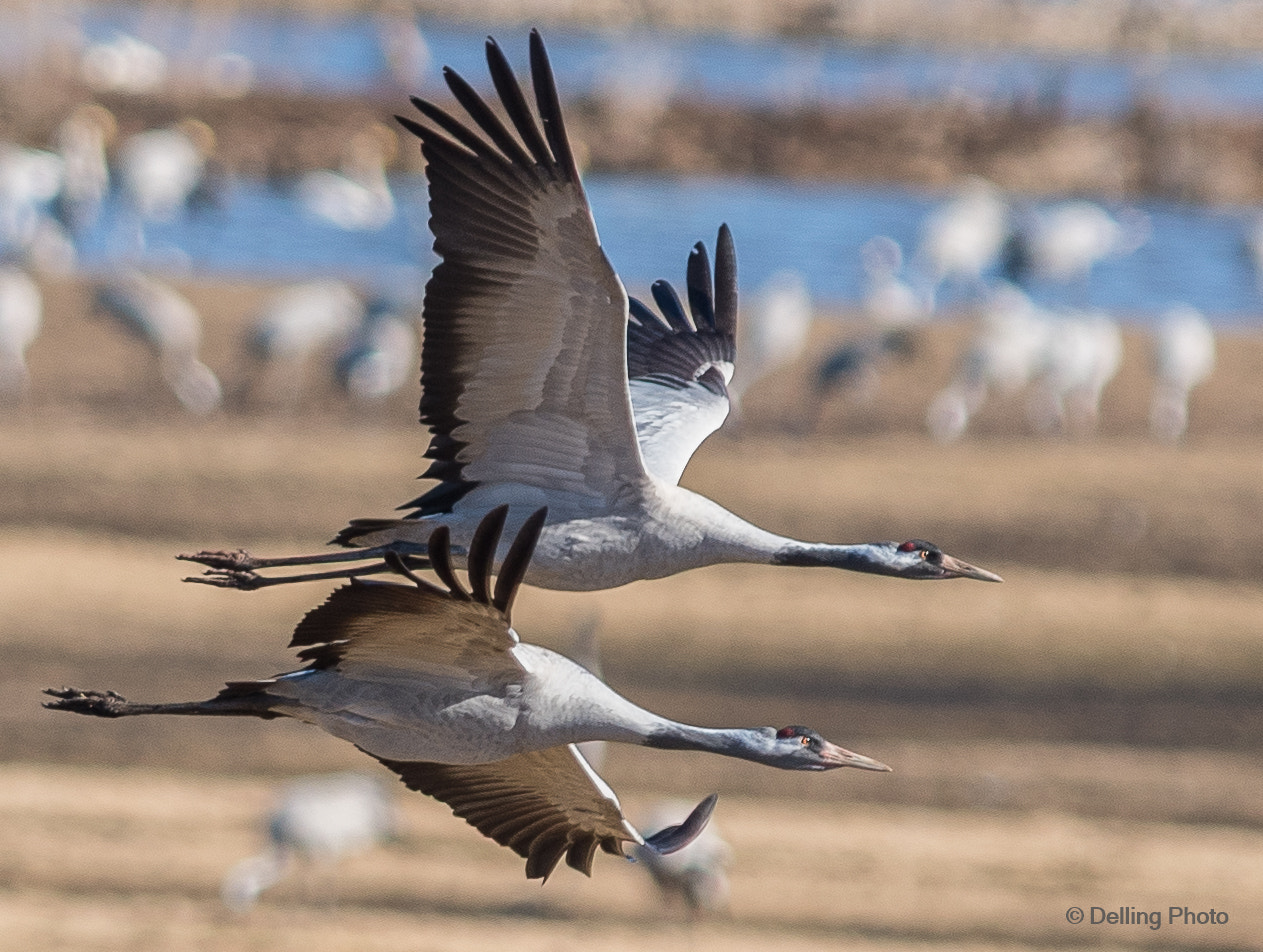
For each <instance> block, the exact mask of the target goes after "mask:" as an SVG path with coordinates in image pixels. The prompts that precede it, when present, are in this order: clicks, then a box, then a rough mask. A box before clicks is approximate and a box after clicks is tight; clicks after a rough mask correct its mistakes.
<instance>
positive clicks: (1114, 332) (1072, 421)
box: [1028, 311, 1123, 436]
mask: <svg viewBox="0 0 1263 952" xmlns="http://www.w3.org/2000/svg"><path fill="white" fill-rule="evenodd" d="M1122 357H1123V338H1122V334H1121V333H1120V332H1119V329H1118V323H1117V322H1116V321H1114V320H1113V319H1112V318H1110V317H1109V315H1107V314H1105V313H1104V312H1101V311H1069V312H1066V313H1063V314H1060V315H1058V316H1057V317H1056V319H1055V320H1054V321H1053V322H1052V325H1051V334H1050V336H1049V339H1048V345H1047V349H1046V351H1045V354H1044V357H1043V361H1042V373H1041V374H1040V376H1039V379H1038V380H1037V381H1036V383H1035V388H1034V390H1033V392H1032V394H1031V400H1030V403H1029V405H1028V416H1029V418H1030V421H1031V425H1032V426H1033V427H1034V428H1035V431H1036V432H1037V433H1045V434H1046V433H1051V432H1059V433H1065V434H1069V435H1078V436H1085V435H1087V434H1090V433H1092V432H1093V431H1094V430H1095V429H1096V425H1097V420H1098V419H1099V417H1100V412H1101V395H1102V393H1103V392H1104V390H1105V386H1106V385H1107V384H1108V383H1109V382H1110V381H1111V380H1113V379H1114V375H1115V374H1116V373H1118V367H1119V365H1120V364H1121V363H1122Z"/></svg>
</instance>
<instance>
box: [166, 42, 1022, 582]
mask: <svg viewBox="0 0 1263 952" xmlns="http://www.w3.org/2000/svg"><path fill="white" fill-rule="evenodd" d="M530 57H531V73H532V80H533V86H534V93H535V105H536V111H537V113H538V119H537V118H536V114H535V113H533V112H532V110H531V107H530V105H529V104H528V102H527V98H526V96H525V94H524V93H523V90H522V88H521V87H520V86H519V85H518V82H517V79H516V77H515V76H514V73H513V71H512V69H511V67H510V66H509V63H508V61H507V59H506V58H505V55H504V53H503V52H502V51H501V49H500V47H499V46H498V45H497V44H496V43H495V41H494V40H490V39H489V40H488V41H487V62H488V65H489V67H490V71H491V77H492V80H493V82H494V85H495V88H496V91H497V92H498V94H499V99H500V104H501V106H502V107H503V110H504V112H505V114H507V116H508V119H509V121H510V123H511V125H512V127H513V131H511V130H510V129H509V128H508V127H507V126H506V125H505V124H504V123H503V122H502V121H501V119H500V118H498V117H497V115H496V113H495V112H494V111H493V110H492V107H491V106H490V105H489V104H488V103H487V102H485V101H484V100H483V99H482V97H481V96H479V95H478V93H477V92H475V91H474V89H473V88H472V87H471V86H470V85H469V84H468V83H467V82H466V81H465V80H464V79H462V78H461V77H460V76H459V75H458V74H456V73H455V72H453V71H452V70H451V69H446V70H444V76H445V78H446V80H447V84H448V87H449V88H450V89H451V91H452V93H453V95H454V96H455V98H456V100H457V102H458V103H459V104H460V105H461V106H462V107H463V108H464V110H465V112H466V113H467V114H468V117H469V118H468V121H462V120H460V119H457V118H455V117H454V116H452V115H450V114H449V113H448V112H446V111H444V110H443V109H441V108H440V107H438V106H436V105H434V104H433V103H431V102H427V101H425V100H421V99H413V104H414V105H415V106H416V107H417V109H418V110H420V112H421V114H422V117H423V119H424V120H425V122H424V123H422V122H415V121H413V120H412V119H407V118H402V117H400V120H399V121H400V122H401V123H402V124H403V126H404V127H405V128H407V129H408V130H409V131H411V132H412V133H414V134H415V135H416V136H417V137H418V138H419V139H420V140H421V152H422V155H423V156H424V158H425V161H426V175H427V178H428V180H429V197H430V200H429V207H430V227H431V229H432V231H433V233H434V250H435V252H436V254H437V255H438V257H439V259H440V260H439V263H438V265H437V266H436V267H435V268H434V271H433V273H432V275H431V277H430V280H429V282H428V284H427V286H426V291H425V302H424V314H423V324H424V329H423V337H422V348H421V404H420V418H421V423H422V424H423V425H424V426H426V427H428V429H429V431H430V444H429V447H428V449H427V450H426V453H425V455H426V457H428V458H429V460H430V466H429V468H428V469H427V470H426V472H425V474H424V476H425V477H426V478H431V479H435V480H437V481H438V482H437V484H436V485H434V486H433V487H432V488H431V489H429V490H428V491H427V492H425V493H424V494H423V495H421V496H420V497H419V498H417V499H415V500H413V501H412V502H411V503H407V504H406V505H405V506H403V507H401V508H411V509H412V511H411V512H410V513H409V514H408V515H407V516H406V517H405V518H401V519H362V520H355V521H353V522H352V523H351V524H350V525H348V526H347V527H346V528H345V529H343V530H342V531H341V532H340V533H339V534H338V536H337V538H336V539H335V540H334V541H335V542H337V543H338V544H341V545H343V546H346V547H349V550H348V551H342V552H331V553H321V554H317V555H305V556H292V557H284V558H274V559H268V558H255V557H253V556H251V555H250V554H249V553H245V552H242V551H237V552H199V553H196V554H193V555H183V556H180V557H181V558H184V559H187V560H190V561H195V562H200V563H202V564H204V565H207V566H209V568H210V573H209V574H208V575H207V576H203V577H201V578H198V579H194V580H195V581H205V582H208V583H210V584H219V585H224V586H227V587H238V588H258V587H261V586H263V585H269V584H277V583H278V582H285V581H292V580H295V579H298V578H331V577H341V576H346V575H357V574H363V573H365V572H374V571H383V570H384V569H385V563H384V562H382V561H377V562H376V563H374V564H373V565H370V566H360V567H356V568H351V569H341V570H332V571H324V572H310V573H308V574H305V575H298V576H271V577H265V576H262V575H260V574H259V573H258V572H257V571H256V570H257V569H261V568H269V567H278V566H287V565H313V564H320V563H328V562H347V561H363V560H366V559H378V560H380V559H382V557H383V556H384V555H385V554H386V553H388V552H395V553H397V554H414V555H423V554H424V545H425V540H426V539H427V538H428V537H429V535H430V533H431V532H433V531H434V528H435V527H436V526H447V527H448V529H449V531H450V532H451V536H452V551H453V553H454V556H455V557H456V558H457V559H458V560H461V559H464V558H465V556H466V553H467V552H468V548H469V541H470V538H471V537H472V534H473V531H474V529H475V527H476V526H477V525H478V524H479V522H480V521H481V519H482V517H483V515H485V514H486V513H487V512H488V511H489V510H490V509H492V508H494V507H496V506H499V505H503V504H508V505H509V506H510V507H511V512H510V525H513V526H520V525H521V524H522V520H524V519H525V518H526V516H527V515H528V514H529V513H530V512H532V511H534V510H535V509H537V508H539V507H541V506H546V507H547V508H548V512H549V516H548V523H547V524H546V525H545V527H544V531H543V534H542V536H541V538H540V545H539V551H538V553H537V555H536V558H535V561H534V562H533V564H532V566H531V570H530V574H529V576H528V578H527V581H528V582H530V584H532V585H537V586H540V587H544V588H554V589H569V590H581V591H590V590H594V589H604V588H613V587H615V586H619V585H623V584H626V583H628V582H631V581H635V580H637V579H648V578H661V577H663V576H667V575H672V574H674V573H676V572H682V571H685V570H687V569H691V568H697V567H701V566H705V565H713V564H716V563H723V562H753V563H764V564H772V565H796V566H831V567H834V568H843V569H850V570H853V571H860V572H873V573H878V574H883V575H893V576H898V577H902V578H920V579H940V578H973V579H982V580H989V581H999V580H1000V579H999V576H997V575H995V574H993V573H991V572H988V571H985V570H983V569H979V568H975V567H974V566H972V565H969V564H968V563H965V562H962V561H960V560H959V559H955V558H953V557H952V556H949V555H947V554H945V553H944V552H942V551H941V550H940V549H939V548H938V547H936V546H934V545H931V544H930V543H927V542H923V541H920V540H915V539H914V540H911V541H907V542H902V543H899V542H874V543H861V544H852V545H830V544H824V543H815V542H801V541H798V540H795V539H790V538H787V537H784V536H780V535H777V534H774V533H772V532H768V531H765V530H763V529H761V528H759V527H757V526H755V525H753V524H751V523H749V522H747V521H745V520H744V519H741V518H740V517H738V516H736V515H735V514H733V513H732V512H730V511H729V510H727V509H725V508H723V507H722V506H720V505H718V504H717V503H715V502H713V501H711V500H710V499H707V498H706V497H704V496H701V495H699V494H698V493H695V492H692V491H690V490H688V489H685V488H682V487H681V486H679V485H678V483H679V479H680V476H681V474H682V473H683V471H684V467H685V465H686V464H687V463H688V461H689V459H690V457H691V456H692V455H693V452H694V451H695V450H696V449H697V447H698V445H699V444H700V443H701V442H702V440H704V439H705V438H706V437H707V436H708V435H709V434H710V433H712V432H713V431H714V430H715V429H717V428H718V427H719V425H720V424H721V423H722V422H723V420H724V418H725V417H726V415H727V413H728V408H729V394H728V385H729V382H730V381H731V379H732V371H733V361H734V357H735V350H736V344H735V336H736V321H737V269H736V252H735V250H734V247H733V241H732V235H731V233H730V232H729V230H728V228H727V226H723V227H721V228H720V230H719V237H718V240H717V245H716V260H715V270H714V277H713V280H712V274H711V268H710V262H709V258H708V256H707V254H706V250H705V247H704V246H702V245H701V244H700V243H699V244H698V245H697V246H695V248H694V250H693V253H692V254H691V255H690V257H689V260H688V270H687V286H688V293H687V297H688V310H687V311H686V310H685V308H684V305H683V303H682V302H681V301H680V299H679V297H678V296H677V295H676V293H675V291H674V290H673V289H672V288H671V286H670V285H669V284H668V283H666V282H663V281H659V282H657V283H655V285H654V286H653V288H652V292H653V298H654V301H655V302H656V304H657V305H658V308H659V310H660V311H661V313H660V314H659V313H656V312H654V311H653V309H652V308H650V307H649V306H647V305H645V304H642V303H639V302H631V301H629V300H628V297H627V293H626V292H625V291H624V289H623V284H622V282H621V281H620V280H619V277H618V275H617V273H615V271H614V268H613V266H612V265H611V264H610V262H609V260H608V258H606V256H605V252H604V250H603V249H602V247H601V243H600V240H599V239H598V237H597V232H596V224H595V222H594V221H593V218H592V212H591V209H590V208H589V206H588V200H587V196H586V194H585V193H584V190H583V185H582V183H581V182H580V180H579V171H578V168H577V166H576V164H575V158H574V153H573V151H572V149H571V146H570V141H569V139H568V138H567V136H566V130H565V125H564V122H563V120H562V113H561V106H560V103H559V101H558V95H557V89H556V86H555V84H554V80H553V74H552V70H551V68H550V66H549V63H548V57H547V53H546V52H545V49H544V44H543V41H542V40H541V38H540V36H539V34H538V33H537V32H532V34H531V40H530ZM515 133H516V134H515Z"/></svg>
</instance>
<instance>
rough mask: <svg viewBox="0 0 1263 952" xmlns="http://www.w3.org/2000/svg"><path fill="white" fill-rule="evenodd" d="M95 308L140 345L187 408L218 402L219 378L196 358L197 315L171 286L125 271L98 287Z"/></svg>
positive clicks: (199, 409) (208, 407)
mask: <svg viewBox="0 0 1263 952" xmlns="http://www.w3.org/2000/svg"><path fill="white" fill-rule="evenodd" d="M95 307H96V309H97V310H98V311H99V312H101V313H103V314H105V315H107V316H108V317H110V318H112V319H113V320H114V321H115V322H116V323H117V324H118V325H119V326H120V327H121V328H122V329H123V330H125V331H126V332H127V333H128V334H130V335H131V336H132V337H134V338H136V339H138V340H140V341H143V342H144V343H145V345H146V346H147V347H148V348H149V350H150V351H151V352H152V353H153V355H154V356H155V357H156V358H157V360H158V369H159V371H160V372H161V374H162V379H163V380H165V381H166V383H167V385H168V386H169V387H170V388H171V390H172V392H173V393H174V394H175V396H176V398H177V399H178V400H179V401H180V403H181V404H182V405H183V406H184V408H185V409H186V410H189V411H191V412H193V413H197V414H205V413H210V412H211V411H212V410H214V409H215V408H216V407H218V406H219V404H220V402H221V401H222V399H223V389H222V388H221V387H220V383H219V379H218V378H217V377H216V376H215V373H214V372H213V371H212V370H211V369H210V368H209V367H207V366H206V365H205V364H203V363H202V362H201V360H199V359H198V350H199V348H200V347H201V344H202V319H201V318H200V317H199V316H198V313H197V311H196V310H195V309H194V307H193V305H192V304H190V303H189V302H188V301H187V300H186V299H185V298H184V297H182V296H181V295H180V294H179V292H177V291H176V290H175V289H174V288H172V287H170V286H169V285H166V284H163V283H162V282H161V281H158V280H157V279H155V278H152V277H149V276H148V275H145V274H142V273H141V272H139V271H125V272H124V273H122V274H121V275H119V276H118V277H117V278H114V279H112V280H111V281H109V282H108V283H105V284H102V285H101V286H100V287H98V288H97V290H96V298H95Z"/></svg>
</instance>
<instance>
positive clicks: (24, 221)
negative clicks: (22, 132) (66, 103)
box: [0, 142, 65, 257]
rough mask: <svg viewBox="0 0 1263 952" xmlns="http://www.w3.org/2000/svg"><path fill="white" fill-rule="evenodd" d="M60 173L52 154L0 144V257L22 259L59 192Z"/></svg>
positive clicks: (58, 162) (57, 158)
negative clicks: (3, 255)
mask: <svg viewBox="0 0 1263 952" xmlns="http://www.w3.org/2000/svg"><path fill="white" fill-rule="evenodd" d="M64 171H65V163H64V162H63V161H62V158H61V156H59V155H57V154H55V153H53V152H46V151H44V150H42V149H26V148H22V147H21V146H16V145H13V144H11V143H8V142H0V254H7V255H8V256H10V257H26V255H27V253H28V252H29V250H30V248H31V246H32V245H33V244H34V243H35V241H36V238H37V236H38V235H39V231H40V227H41V223H42V222H44V221H45V220H46V219H47V218H48V211H49V209H50V207H51V205H52V202H53V200H54V199H55V198H56V197H57V193H58V192H59V191H60V190H61V184H62V175H63V174H64Z"/></svg>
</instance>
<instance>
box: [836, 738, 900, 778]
mask: <svg viewBox="0 0 1263 952" xmlns="http://www.w3.org/2000/svg"><path fill="white" fill-rule="evenodd" d="M820 758H821V759H822V760H823V761H824V763H825V769H832V768H834V767H858V768H859V769H860V770H884V771H889V770H890V768H889V767H887V766H886V765H885V764H883V763H882V762H881V761H880V760H873V758H871V757H865V756H864V755H863V754H857V753H855V751H853V750H847V749H846V748H845V747H839V746H838V745H837V744H830V743H829V742H828V741H825V742H824V750H823V751H822V752H821V754H820Z"/></svg>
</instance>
